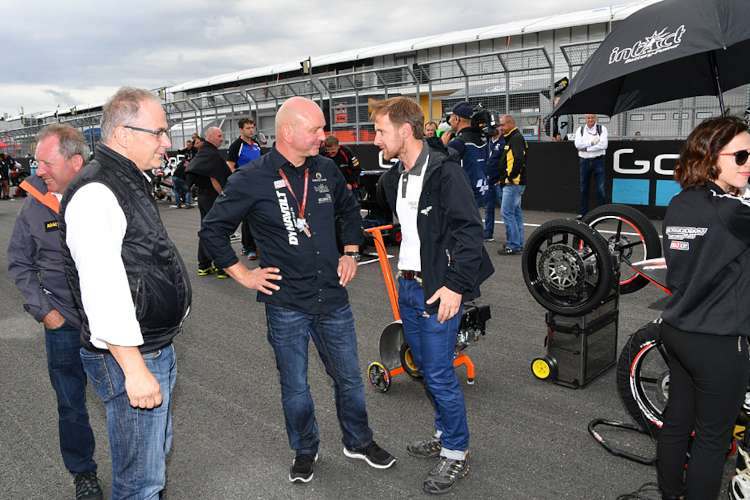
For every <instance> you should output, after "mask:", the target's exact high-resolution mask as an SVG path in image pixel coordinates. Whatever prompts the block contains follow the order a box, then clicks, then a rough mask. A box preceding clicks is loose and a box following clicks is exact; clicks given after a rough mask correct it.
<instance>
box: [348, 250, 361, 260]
mask: <svg viewBox="0 0 750 500" xmlns="http://www.w3.org/2000/svg"><path fill="white" fill-rule="evenodd" d="M345 255H348V256H349V257H351V258H352V259H354V262H359V259H360V258H361V257H360V255H359V252H346V254H345Z"/></svg>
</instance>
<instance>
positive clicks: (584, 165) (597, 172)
mask: <svg viewBox="0 0 750 500" xmlns="http://www.w3.org/2000/svg"><path fill="white" fill-rule="evenodd" d="M592 173H593V174H594V182H596V198H597V203H598V204H599V206H600V207H601V206H602V205H606V204H607V194H606V193H605V192H604V155H602V156H598V157H596V158H591V159H586V158H581V216H584V215H586V214H587V213H589V188H590V187H591V174H592Z"/></svg>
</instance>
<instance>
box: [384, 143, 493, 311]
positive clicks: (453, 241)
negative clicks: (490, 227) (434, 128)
mask: <svg viewBox="0 0 750 500" xmlns="http://www.w3.org/2000/svg"><path fill="white" fill-rule="evenodd" d="M425 144H427V143H425ZM431 144H434V142H433V143H431ZM429 155H430V156H429V159H428V162H427V170H426V172H425V174H424V180H423V182H422V194H421V196H420V197H419V206H418V210H419V214H418V215H417V232H418V233H419V242H420V259H421V262H422V287H423V288H424V296H425V300H427V299H429V298H430V297H432V295H434V294H435V292H437V291H438V290H439V289H440V288H441V287H443V286H445V287H447V288H448V289H450V290H451V291H453V292H456V293H460V294H461V295H462V301H464V302H465V301H467V300H472V299H475V298H477V297H479V295H480V292H479V285H480V284H481V283H483V282H484V281H485V280H486V279H487V278H489V277H490V276H491V275H492V273H494V272H495V269H494V267H493V266H492V262H491V261H490V256H489V255H488V254H487V251H486V250H485V249H484V225H483V224H482V219H481V218H480V217H479V211H478V210H477V207H476V205H475V204H474V203H470V202H469V200H471V199H472V188H471V185H470V184H469V177H468V175H467V174H466V172H465V171H464V170H463V169H462V168H461V166H460V165H459V164H458V163H457V162H456V161H455V160H453V159H450V158H449V157H448V150H447V149H446V148H445V147H444V146H443V147H442V148H439V149H438V148H437V147H435V148H430V152H429ZM398 167H399V164H398V163H397V164H396V165H394V166H393V167H391V169H390V170H389V171H388V172H386V173H385V174H383V175H385V179H384V181H383V182H384V188H385V194H386V198H387V199H388V203H389V204H390V206H391V210H393V212H394V213H396V200H397V198H396V197H397V196H398V181H399V178H400V177H401V174H400V173H399V171H398ZM439 306H440V301H438V302H435V303H434V304H430V305H427V304H425V311H426V312H427V313H428V314H435V313H437V311H438V308H439Z"/></svg>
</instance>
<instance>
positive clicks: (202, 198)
mask: <svg viewBox="0 0 750 500" xmlns="http://www.w3.org/2000/svg"><path fill="white" fill-rule="evenodd" d="M218 197H219V195H218V194H217V193H216V191H214V190H213V189H211V190H209V189H201V191H200V193H198V210H200V213H201V227H203V219H205V218H206V215H208V212H210V211H211V208H212V207H213V206H214V202H215V201H216V198H218ZM212 262H213V259H211V258H210V257H209V256H208V255H206V252H204V251H203V245H202V244H201V240H200V237H199V238H198V269H206V268H208V267H211V263H212Z"/></svg>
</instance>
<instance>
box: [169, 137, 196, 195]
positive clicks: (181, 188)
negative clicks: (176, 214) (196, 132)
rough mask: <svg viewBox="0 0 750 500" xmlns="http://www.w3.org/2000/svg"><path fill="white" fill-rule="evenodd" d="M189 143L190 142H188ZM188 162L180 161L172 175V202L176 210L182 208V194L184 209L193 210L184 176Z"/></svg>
mask: <svg viewBox="0 0 750 500" xmlns="http://www.w3.org/2000/svg"><path fill="white" fill-rule="evenodd" d="M188 143H190V141H188ZM188 163H189V161H188V160H187V159H185V160H182V161H181V162H180V163H178V164H177V168H175V170H174V172H173V173H172V185H173V186H174V200H175V203H176V208H182V200H183V194H184V200H185V208H193V205H191V204H190V188H189V187H188V184H187V175H186V174H185V168H186V166H187V164H188Z"/></svg>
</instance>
